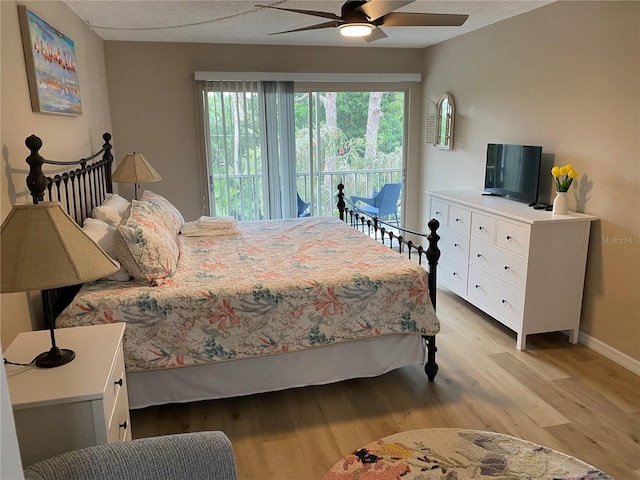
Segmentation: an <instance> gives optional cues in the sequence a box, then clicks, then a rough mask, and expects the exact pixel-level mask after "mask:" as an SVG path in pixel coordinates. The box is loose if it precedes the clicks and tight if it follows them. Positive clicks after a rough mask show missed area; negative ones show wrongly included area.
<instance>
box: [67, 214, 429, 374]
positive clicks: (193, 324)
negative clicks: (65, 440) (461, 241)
mask: <svg viewBox="0 0 640 480" xmlns="http://www.w3.org/2000/svg"><path fill="white" fill-rule="evenodd" d="M238 230H239V234H237V235H229V236H218V237H184V236H182V235H179V238H178V240H179V246H180V258H179V261H178V266H177V270H176V273H175V275H174V276H173V277H171V278H170V279H168V281H166V282H165V283H163V284H162V285H160V286H141V285H136V284H134V283H130V282H114V281H107V280H100V281H96V282H92V283H89V284H86V285H84V286H83V287H82V289H81V290H80V292H79V293H78V295H77V296H76V298H75V299H74V301H73V302H72V303H71V305H69V306H68V307H67V309H65V310H64V312H63V313H62V314H61V315H60V317H58V320H57V323H56V324H57V326H58V328H60V327H69V326H76V325H91V324H99V323H111V322H126V323H127V328H126V331H125V342H124V350H125V351H124V353H125V364H126V366H127V370H128V371H142V370H153V369H160V368H172V367H181V366H187V365H196V364H202V363H209V362H216V361H226V360H234V359H241V358H248V357H255V356H260V355H270V354H275V353H285V352H290V351H297V350H304V349H308V348H314V347H321V346H323V345H328V344H332V343H336V342H347V341H351V340H354V339H360V338H365V337H373V336H376V335H388V334H416V335H434V334H436V333H437V332H438V331H439V328H440V326H439V323H438V320H437V318H436V316H435V312H434V311H433V308H432V306H431V302H430V299H429V294H428V288H427V274H426V271H425V270H424V269H423V268H422V267H421V266H419V265H417V264H415V263H414V262H412V261H411V260H408V259H405V258H403V257H402V256H401V255H399V254H398V253H397V252H394V251H392V250H390V249H389V248H388V247H386V246H384V245H380V244H379V243H378V242H376V241H374V240H372V239H370V238H368V237H367V236H365V235H364V234H362V233H360V232H358V231H357V230H355V229H354V228H352V227H350V226H348V225H346V224H344V223H343V222H341V221H340V220H339V219H336V218H331V217H315V218H313V217H312V218H306V219H293V220H263V221H257V222H239V226H238Z"/></svg>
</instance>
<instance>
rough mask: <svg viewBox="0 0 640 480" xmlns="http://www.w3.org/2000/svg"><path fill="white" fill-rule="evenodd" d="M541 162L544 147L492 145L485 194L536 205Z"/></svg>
mask: <svg viewBox="0 0 640 480" xmlns="http://www.w3.org/2000/svg"><path fill="white" fill-rule="evenodd" d="M541 161H542V147H536V146H530V145H507V144H498V143H489V144H488V145H487V164H486V169H485V177H484V189H485V192H488V193H490V194H492V195H499V196H503V197H508V198H512V199H514V200H519V201H521V202H527V203H536V202H537V201H538V179H539V177H540V163H541Z"/></svg>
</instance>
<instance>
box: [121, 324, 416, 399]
mask: <svg viewBox="0 0 640 480" xmlns="http://www.w3.org/2000/svg"><path fill="white" fill-rule="evenodd" d="M425 355H426V350H425V343H424V340H423V339H422V337H421V336H419V335H387V336H381V337H374V338H369V339H365V340H358V341H354V342H348V343H338V344H333V345H328V346H324V347H318V348H314V349H311V350H305V351H301V352H290V353H285V354H280V355H272V356H265V357H258V358H249V359H243V360H234V361H229V362H221V363H212V364H206V365H197V366H190V367H183V368H171V369H167V370H152V371H147V372H132V373H127V383H128V391H129V408H131V409H137V408H145V407H150V406H152V405H163V404H168V403H185V402H196V401H200V400H212V399H216V398H226V397H237V396H241V395H251V394H255V393H262V392H272V391H276V390H284V389H287V388H294V387H303V386H306V385H322V384H326V383H333V382H339V381H342V380H346V379H349V378H361V377H375V376H378V375H382V374H384V373H386V372H390V371H391V370H395V369H397V368H400V367H404V366H407V365H421V364H424V362H425ZM426 381H427V377H426V375H425V382H426Z"/></svg>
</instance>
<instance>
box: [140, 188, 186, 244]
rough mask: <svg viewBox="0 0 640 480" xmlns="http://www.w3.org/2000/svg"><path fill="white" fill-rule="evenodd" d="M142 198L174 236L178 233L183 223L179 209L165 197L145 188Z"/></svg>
mask: <svg viewBox="0 0 640 480" xmlns="http://www.w3.org/2000/svg"><path fill="white" fill-rule="evenodd" d="M142 200H143V201H147V202H149V203H150V204H151V208H152V209H153V211H154V212H155V213H156V214H157V216H158V218H159V219H160V220H161V221H162V223H164V225H165V226H166V227H167V230H169V231H170V232H171V233H172V234H173V235H174V236H175V235H178V233H180V229H181V228H182V225H183V224H184V217H183V216H182V214H181V213H180V211H179V210H178V209H177V208H176V207H174V206H173V204H172V203H171V202H170V201H169V200H167V199H166V198H164V197H162V196H160V195H158V194H157V193H153V192H152V191H150V190H145V191H144V193H143V194H142Z"/></svg>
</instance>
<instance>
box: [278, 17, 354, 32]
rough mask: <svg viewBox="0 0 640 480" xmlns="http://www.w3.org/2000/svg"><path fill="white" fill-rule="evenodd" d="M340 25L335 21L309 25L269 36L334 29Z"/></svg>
mask: <svg viewBox="0 0 640 480" xmlns="http://www.w3.org/2000/svg"><path fill="white" fill-rule="evenodd" d="M341 24H342V22H339V21H337V20H336V21H334V22H325V23H318V24H317V25H310V26H308V27H302V28H295V29H293V30H285V31H284V32H275V33H270V34H269V35H280V34H281V33H291V32H303V31H305V30H319V29H321V28H335V27H338V26H340V25H341Z"/></svg>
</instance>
